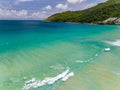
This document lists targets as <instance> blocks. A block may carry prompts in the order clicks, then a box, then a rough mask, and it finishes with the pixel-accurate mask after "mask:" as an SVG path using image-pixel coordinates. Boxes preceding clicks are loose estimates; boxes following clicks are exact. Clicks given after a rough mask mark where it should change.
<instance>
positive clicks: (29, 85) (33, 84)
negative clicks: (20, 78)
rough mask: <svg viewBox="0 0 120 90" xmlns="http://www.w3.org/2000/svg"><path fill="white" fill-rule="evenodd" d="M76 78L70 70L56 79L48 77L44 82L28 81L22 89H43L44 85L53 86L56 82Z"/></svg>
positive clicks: (33, 79)
mask: <svg viewBox="0 0 120 90" xmlns="http://www.w3.org/2000/svg"><path fill="white" fill-rule="evenodd" d="M72 76H74V73H73V72H70V70H69V69H67V70H66V71H64V72H63V73H61V74H59V75H57V76H55V77H48V78H45V79H43V80H37V79H36V78H32V79H31V80H28V81H26V82H25V84H24V87H23V88H22V89H23V90H29V89H31V88H38V87H42V86H44V85H52V84H54V83H55V82H56V81H58V80H61V81H66V80H67V79H69V78H70V77H72Z"/></svg>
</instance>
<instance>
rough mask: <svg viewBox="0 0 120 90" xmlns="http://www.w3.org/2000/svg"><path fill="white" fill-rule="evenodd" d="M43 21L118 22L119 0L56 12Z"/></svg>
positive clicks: (119, 19) (119, 18)
mask: <svg viewBox="0 0 120 90" xmlns="http://www.w3.org/2000/svg"><path fill="white" fill-rule="evenodd" d="M45 21H52V22H76V23H101V24H106V23H107V24H120V0H108V1H106V2H104V3H100V4H98V5H96V6H94V7H91V8H88V9H85V10H81V11H66V12H62V13H56V14H54V15H52V16H50V17H48V18H47V19H46V20H45Z"/></svg>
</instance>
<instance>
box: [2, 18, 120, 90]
mask: <svg viewBox="0 0 120 90" xmlns="http://www.w3.org/2000/svg"><path fill="white" fill-rule="evenodd" d="M0 90H120V26H114V25H89V24H70V23H60V22H59V23H55V22H43V21H34V20H28V21H27V20H26V21H24V20H23V21H19V20H13V21H11V20H6V21H0Z"/></svg>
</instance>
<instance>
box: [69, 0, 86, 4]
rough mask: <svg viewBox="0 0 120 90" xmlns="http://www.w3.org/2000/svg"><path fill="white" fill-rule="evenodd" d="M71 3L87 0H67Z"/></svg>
mask: <svg viewBox="0 0 120 90" xmlns="http://www.w3.org/2000/svg"><path fill="white" fill-rule="evenodd" d="M67 1H68V2H69V3H72V4H74V3H78V2H79V3H81V2H83V1H85V0H67Z"/></svg>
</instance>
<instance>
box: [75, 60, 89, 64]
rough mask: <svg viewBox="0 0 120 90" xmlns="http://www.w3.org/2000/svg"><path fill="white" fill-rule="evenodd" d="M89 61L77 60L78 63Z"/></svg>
mask: <svg viewBox="0 0 120 90" xmlns="http://www.w3.org/2000/svg"><path fill="white" fill-rule="evenodd" d="M85 62H87V61H82V60H77V61H76V63H85Z"/></svg>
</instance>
